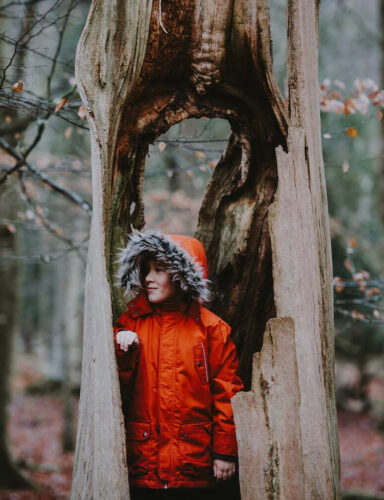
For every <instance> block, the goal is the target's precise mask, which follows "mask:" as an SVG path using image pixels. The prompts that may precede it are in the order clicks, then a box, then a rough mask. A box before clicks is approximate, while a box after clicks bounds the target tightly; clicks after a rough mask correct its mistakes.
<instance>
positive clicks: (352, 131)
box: [345, 127, 357, 139]
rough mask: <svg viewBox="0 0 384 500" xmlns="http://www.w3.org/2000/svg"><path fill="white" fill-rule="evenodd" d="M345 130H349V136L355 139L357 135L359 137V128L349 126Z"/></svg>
mask: <svg viewBox="0 0 384 500" xmlns="http://www.w3.org/2000/svg"><path fill="white" fill-rule="evenodd" d="M345 131H346V132H347V134H348V135H349V137H352V139H355V137H357V128H355V127H348V128H347V129H345Z"/></svg>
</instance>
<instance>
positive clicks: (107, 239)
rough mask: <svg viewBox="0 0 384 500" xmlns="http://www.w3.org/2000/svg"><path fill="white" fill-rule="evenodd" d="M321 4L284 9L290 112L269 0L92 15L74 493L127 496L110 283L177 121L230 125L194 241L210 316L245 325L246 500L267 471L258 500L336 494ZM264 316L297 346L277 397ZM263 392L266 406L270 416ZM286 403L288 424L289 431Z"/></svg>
mask: <svg viewBox="0 0 384 500" xmlns="http://www.w3.org/2000/svg"><path fill="white" fill-rule="evenodd" d="M160 7H161V8H160ZM317 8H318V5H317V2H316V1H315V0H313V1H308V2H299V1H298V0H291V1H290V2H289V5H288V54H287V61H288V75H289V107H288V110H287V109H286V108H285V106H284V103H283V100H282V97H281V95H280V93H279V90H278V88H277V86H276V84H275V82H274V79H273V74H272V60H271V57H272V56H271V39H270V26H269V12H268V8H267V3H266V0H257V1H250V0H227V1H224V2H220V4H219V3H218V2H215V1H214V0H206V1H205V2H202V3H200V2H196V1H184V2H182V4H180V2H176V0H170V1H168V2H166V3H165V2H163V3H162V4H160V3H159V1H158V0H157V1H153V2H152V1H147V2H123V1H122V0H113V1H111V2H108V3H105V2H103V3H102V2H96V1H95V2H94V3H93V4H92V7H91V11H90V14H89V17H88V21H87V24H86V26H85V28H84V31H83V34H82V37H81V40H80V42H79V46H78V51H77V55H76V77H77V81H78V86H79V91H80V94H81V97H82V99H83V102H84V104H85V106H86V109H87V113H88V120H89V123H90V127H91V140H92V169H93V200H94V214H93V220H92V228H91V241H90V247H89V257H88V270H87V282H86V305H85V320H84V358H83V374H82V391H81V402H80V415H79V430H78V442H77V448H76V458H75V469H74V480H73V489H72V496H73V498H91V497H98V498H104V497H108V498H127V497H128V481H127V469H126V463H125V451H124V449H125V442H124V427H123V419H122V415H121V406H120V397H119V387H118V379H117V371H116V366H115V359H114V352H113V342H112V322H113V315H115V316H116V315H117V314H118V313H119V312H120V311H121V310H122V307H123V300H122V297H121V294H120V292H119V291H118V290H117V289H116V288H115V287H113V276H114V272H115V268H114V261H115V260H116V250H117V248H118V247H122V246H123V245H124V243H125V241H126V233H129V232H130V231H131V229H132V227H135V228H138V229H142V228H143V227H144V225H145V218H144V206H143V201H142V200H143V197H142V188H143V174H144V167H145V156H146V153H147V150H148V144H150V143H151V142H153V141H154V139H155V138H156V137H158V136H159V135H160V134H162V133H163V132H165V131H166V130H167V129H168V128H169V127H171V126H172V125H174V124H176V123H178V122H180V121H182V120H184V119H186V118H193V117H194V118H199V117H201V116H208V117H221V118H225V119H227V120H228V121H229V122H230V125H231V128H232V134H231V137H230V139H229V142H228V146H227V150H226V152H225V154H224V156H223V158H222V159H221V161H220V162H219V164H218V165H217V166H216V168H215V171H214V174H213V176H212V178H211V180H210V182H209V184H208V186H207V188H206V191H205V195H204V200H203V202H202V206H201V210H200V214H199V221H198V226H197V229H196V233H195V236H196V237H197V238H198V239H200V240H201V241H202V243H203V244H204V247H205V248H206V251H207V257H208V264H209V269H210V279H212V280H213V282H214V285H215V288H216V290H217V293H216V297H215V299H214V301H213V302H212V305H211V309H212V310H213V311H214V312H216V313H217V314H219V315H220V316H222V317H223V318H224V319H225V320H227V321H228V322H229V323H230V324H231V326H232V327H233V337H234V340H235V342H236V343H237V347H238V351H239V354H240V369H241V375H242V377H243V380H244V382H245V385H246V388H247V389H249V388H251V391H250V392H249V393H242V394H239V395H238V396H236V397H235V398H234V399H233V402H234V411H235V419H236V424H237V426H238V427H239V429H240V430H239V460H240V480H241V485H242V498H243V499H248V498H249V499H250V498H255V497H254V496H252V494H253V493H252V494H251V493H250V492H252V491H253V490H252V485H253V484H254V483H255V478H256V476H257V477H261V476H260V474H261V475H263V474H264V475H265V476H268V478H270V480H269V483H268V484H269V486H267V487H265V488H264V489H263V490H260V495H261V496H260V497H259V496H257V498H285V497H287V498H289V496H288V493H287V492H289V491H294V490H292V488H298V490H300V491H302V492H303V496H302V497H301V498H337V497H338V496H339V486H338V446H337V433H336V418H335V404H334V403H335V402H334V390H333V383H334V381H333V363H334V360H333V318H332V312H333V309H332V294H331V292H332V289H331V283H332V280H331V274H332V273H331V260H330V241H329V231H328V214H327V201H326V192H325V184H324V173H323V165H322V155H321V143H320V122H319V105H318V90H317V89H318V87H317V66H316V61H317V22H318V13H317ZM160 12H162V14H161V20H160V17H159V16H160ZM160 21H161V22H160ZM132 26H134V27H135V29H132ZM288 130H289V134H288ZM287 135H288V142H287ZM287 147H288V151H287ZM276 148H277V151H276ZM284 151H287V152H284ZM276 189H277V191H276ZM296 238H297V239H296ZM301 263H303V264H304V265H303V268H301V267H300V265H301ZM293 269H295V270H297V271H298V274H297V275H295V274H294V273H293V272H292V270H293ZM305 271H306V272H307V273H308V275H307V274H306V273H305ZM296 291H297V292H296ZM292 292H294V293H292ZM276 316H277V319H274V320H273V319H271V318H275V317H276ZM283 317H285V318H286V319H284V320H283V319H282V318H283ZM268 320H271V321H272V322H270V323H268V325H270V326H269V327H268V328H270V332H271V333H268V335H267V340H268V339H270V338H276V340H275V341H274V342H276V343H278V344H279V343H280V342H281V343H282V344H283V343H284V342H285V340H286V339H283V338H282V337H283V335H284V331H289V332H290V333H289V335H290V337H289V338H290V339H291V343H290V351H287V352H286V353H285V350H284V349H282V347H281V346H280V345H277V346H276V348H275V347H274V348H273V349H272V352H273V353H274V352H275V351H276V353H277V352H278V353H279V357H278V358H276V360H275V365H274V368H273V369H274V370H275V372H276V374H278V376H277V378H276V380H278V381H279V382H277V381H276V380H275V382H274V389H273V394H272V396H271V397H270V398H267V396H266V395H265V394H264V395H263V394H262V393H260V392H257V391H256V387H257V384H256V385H255V380H258V379H259V378H260V376H261V375H262V373H263V371H264V372H266V373H267V372H268V363H269V361H268V359H269V360H270V359H271V355H270V354H269V353H270V351H271V347H268V345H269V344H268V342H270V340H268V341H266V343H265V346H264V348H263V350H262V351H261V355H259V358H257V357H256V358H255V359H256V360H257V359H258V360H259V361H257V362H256V361H253V358H254V353H256V352H258V351H260V349H261V347H262V345H263V334H264V330H265V328H266V325H267V322H268ZM293 324H294V325H295V326H294V327H293ZM275 325H284V327H280V326H275ZM281 330H283V333H279V332H280V331H281ZM267 331H269V330H267ZM292 346H294V347H295V348H294V349H293V347H292ZM268 349H269V350H268ZM289 359H291V360H294V359H296V362H293V363H292V364H291V366H292V372H290V373H289V383H288V381H287V384H288V385H287V387H288V388H289V391H291V392H290V393H292V398H294V399H295V400H296V401H298V400H299V399H300V402H301V403H300V406H299V407H298V406H297V405H291V404H288V403H287V402H285V401H283V399H284V397H285V396H284V394H285V392H284V390H282V387H283V385H282V384H285V382H284V381H283V380H284V377H283V375H282V374H284V373H285V372H286V371H287V366H288V363H287V360H289ZM277 360H279V361H277ZM252 365H253V366H252ZM295 366H297V373H296V369H295ZM252 381H253V382H252ZM284 386H285V385H284ZM264 393H265V391H264ZM255 394H256V395H255ZM293 395H294V396H293ZM261 396H263V398H264V400H265V401H267V404H266V406H265V405H264V406H263V407H261V406H260V404H261V401H262V399H260V398H261ZM298 398H299V399H298ZM313 399H316V401H315V402H313ZM312 404H313V408H312ZM258 405H259V406H258ZM279 408H281V412H282V413H283V414H284V415H286V416H287V419H288V420H289V422H288V424H287V427H281V426H282V425H283V424H284V421H281V419H279V418H278V417H279ZM315 410H318V411H317V412H316V411H315ZM292 412H293V413H292ZM292 414H293V415H297V416H298V418H297V423H296V425H292V422H293V420H291V419H292ZM247 415H249V419H248V417H247ZM257 415H263V418H257ZM107 422H108V425H106V423H107ZM265 422H268V423H267V424H265ZM295 422H296V420H295ZM248 424H249V427H247V425H248ZM289 424H290V425H289ZM266 425H267V427H268V428H267V429H266ZM245 429H247V436H248V439H249V436H250V435H252V436H253V438H252V443H250V446H251V448H252V447H253V448H252V449H253V450H255V449H256V448H255V447H257V443H258V439H259V435H260V436H264V441H263V442H264V445H263V446H262V448H261V449H258V451H257V454H256V455H257V456H256V455H255V454H254V455H253V456H252V457H253V458H252V457H251V458H250V460H251V461H250V462H248V458H247V453H248V451H249V450H248V447H247V446H245V444H244V443H245V440H244V438H242V436H245ZM284 431H285V432H288V435H287V436H284ZM298 436H300V439H298ZM296 437H297V439H296ZM293 442H297V445H295V446H293V445H292V443H293ZM319 446H320V449H319ZM255 453H256V452H255ZM271 453H272V455H271ZM291 456H294V457H295V462H294V463H295V467H294V468H291V467H290V463H291V462H290V460H291ZM257 457H259V458H257ZM262 457H263V458H262ZM304 457H305V460H304ZM261 458H262V459H261ZM277 458H278V461H279V463H280V464H282V465H281V466H277V465H276V460H277ZM249 463H251V464H253V465H251V466H250V465H249ZM261 464H264V465H261ZM315 465H316V467H315ZM263 467H267V469H266V471H264V472H262V471H263ZM256 471H257V474H256ZM275 483H276V484H278V488H277V486H276V488H277V489H276V488H275V486H274V484H275ZM248 485H249V488H248ZM271 485H272V486H271ZM261 491H262V492H263V493H261Z"/></svg>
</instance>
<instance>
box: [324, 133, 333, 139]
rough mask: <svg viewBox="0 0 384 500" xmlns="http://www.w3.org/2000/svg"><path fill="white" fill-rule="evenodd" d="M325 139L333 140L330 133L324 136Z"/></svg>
mask: <svg viewBox="0 0 384 500" xmlns="http://www.w3.org/2000/svg"><path fill="white" fill-rule="evenodd" d="M323 137H324V139H331V138H332V135H331V134H330V133H329V132H326V133H325V134H323Z"/></svg>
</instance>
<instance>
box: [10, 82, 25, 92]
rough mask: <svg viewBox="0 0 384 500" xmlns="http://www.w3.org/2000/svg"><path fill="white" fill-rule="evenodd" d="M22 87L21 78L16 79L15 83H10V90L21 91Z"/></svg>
mask: <svg viewBox="0 0 384 500" xmlns="http://www.w3.org/2000/svg"><path fill="white" fill-rule="evenodd" d="M23 88H24V83H23V82H22V80H18V81H17V82H16V83H14V84H13V85H12V90H13V91H14V92H22V90H23Z"/></svg>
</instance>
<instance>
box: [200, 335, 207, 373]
mask: <svg viewBox="0 0 384 500" xmlns="http://www.w3.org/2000/svg"><path fill="white" fill-rule="evenodd" d="M200 342H201V347H202V348H203V355H204V366H205V376H206V377H207V382H209V379H208V368H207V358H206V357H205V349H204V344H203V341H202V340H201V341H200Z"/></svg>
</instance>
